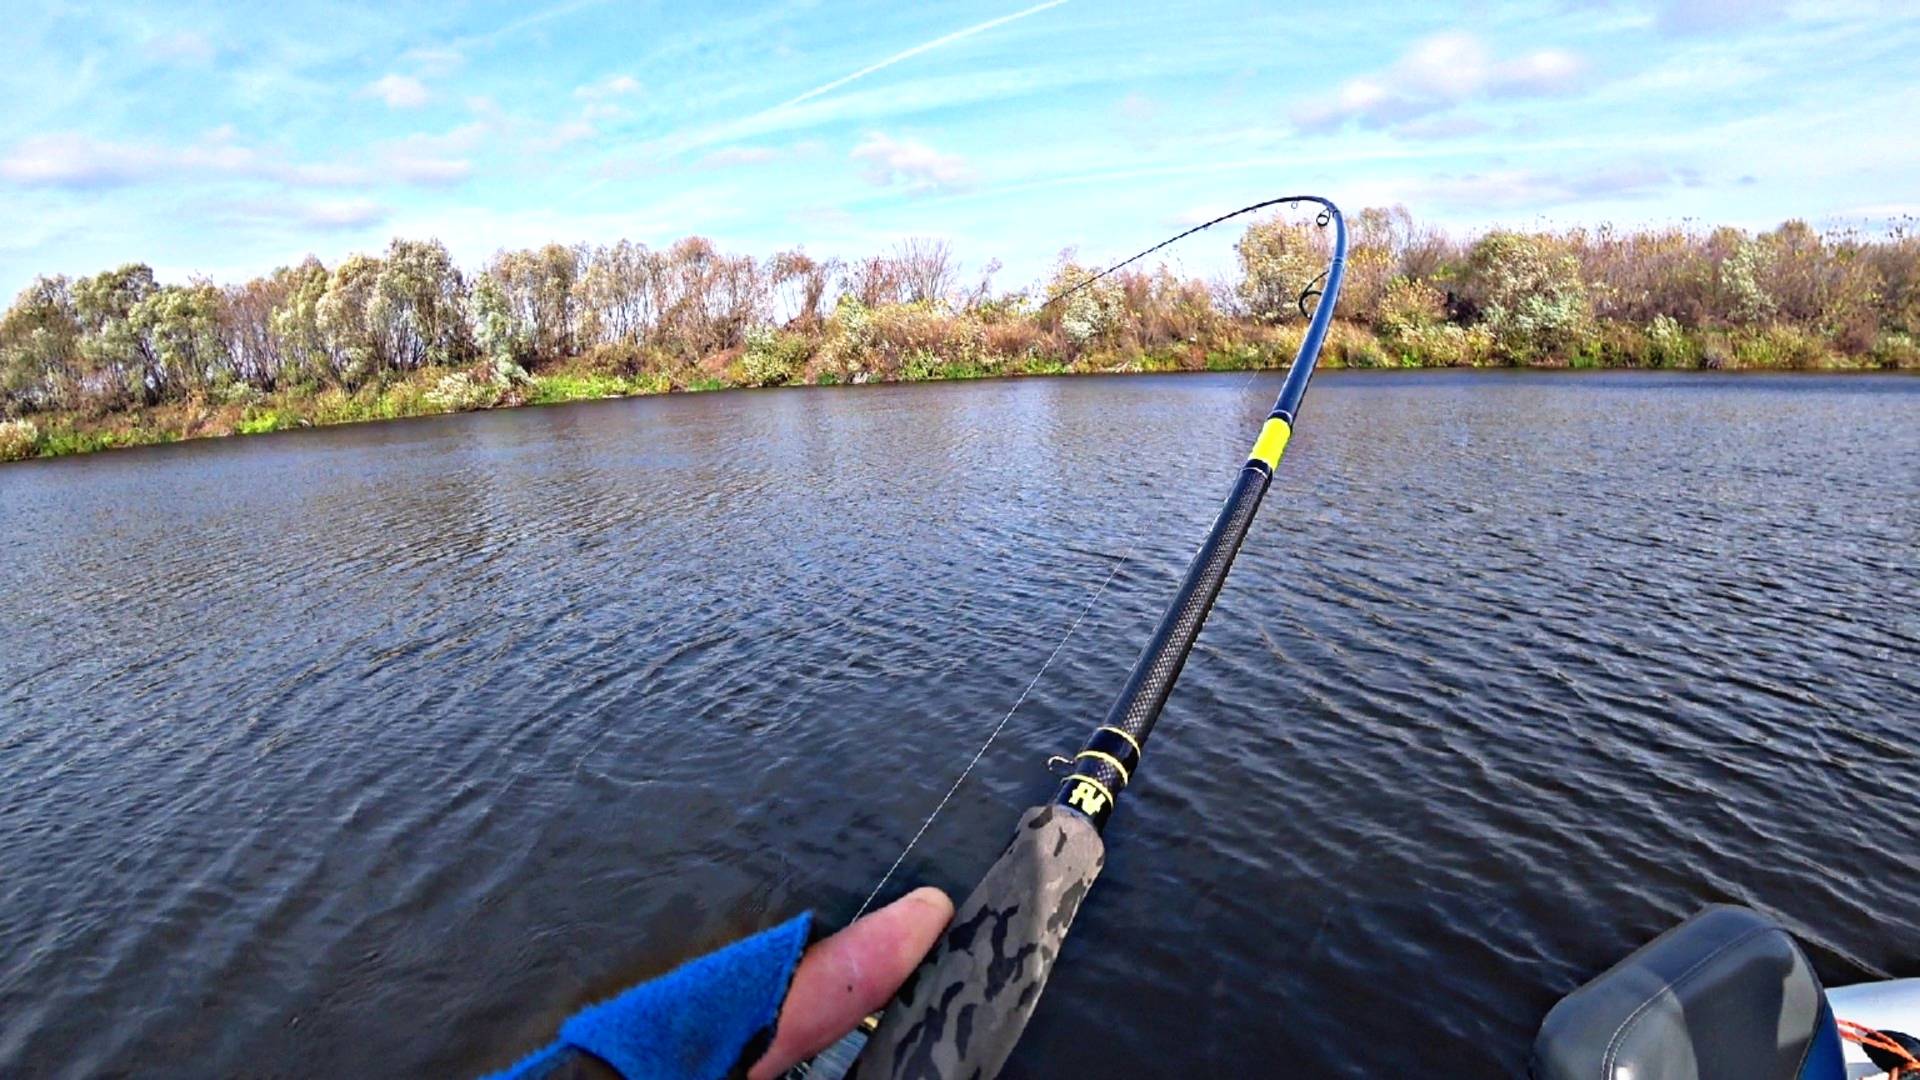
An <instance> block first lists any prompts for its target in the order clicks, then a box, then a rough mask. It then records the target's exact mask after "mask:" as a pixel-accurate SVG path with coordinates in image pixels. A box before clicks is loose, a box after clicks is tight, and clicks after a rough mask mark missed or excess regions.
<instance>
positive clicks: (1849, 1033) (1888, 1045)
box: [1835, 1020, 1920, 1080]
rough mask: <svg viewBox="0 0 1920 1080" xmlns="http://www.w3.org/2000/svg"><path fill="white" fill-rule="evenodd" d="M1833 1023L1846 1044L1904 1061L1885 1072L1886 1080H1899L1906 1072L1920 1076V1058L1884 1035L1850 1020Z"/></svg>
mask: <svg viewBox="0 0 1920 1080" xmlns="http://www.w3.org/2000/svg"><path fill="white" fill-rule="evenodd" d="M1835 1023H1836V1024H1837V1025H1839V1028H1840V1037H1841V1038H1843V1039H1845V1040H1847V1041H1848V1042H1850V1043H1859V1044H1860V1045H1861V1046H1870V1047H1872V1048H1874V1049H1875V1050H1884V1051H1886V1052H1887V1053H1889V1054H1894V1055H1897V1056H1899V1057H1902V1058H1905V1059H1906V1060H1905V1061H1903V1062H1901V1063H1900V1064H1898V1065H1895V1066H1894V1067H1893V1068H1891V1069H1889V1070H1887V1080H1901V1077H1903V1076H1905V1075H1907V1073H1908V1072H1912V1073H1914V1074H1915V1075H1916V1076H1920V1058H1916V1057H1914V1056H1913V1053H1912V1052H1911V1051H1909V1050H1908V1049H1907V1048H1906V1047H1904V1046H1902V1045H1900V1044H1899V1043H1897V1042H1894V1041H1893V1040H1892V1039H1889V1038H1887V1037H1886V1036H1885V1035H1882V1034H1880V1033H1879V1032H1878V1031H1875V1030H1874V1029H1872V1028H1870V1027H1868V1026H1866V1025H1865V1024H1856V1023H1854V1022H1853V1021H1851V1020H1837V1021H1835Z"/></svg>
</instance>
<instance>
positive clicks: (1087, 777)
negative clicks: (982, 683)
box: [1054, 196, 1347, 827]
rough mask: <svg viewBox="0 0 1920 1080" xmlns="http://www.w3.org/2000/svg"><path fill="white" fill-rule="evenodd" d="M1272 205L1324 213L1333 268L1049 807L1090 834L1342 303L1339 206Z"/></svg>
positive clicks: (1196, 629)
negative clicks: (1272, 393) (1262, 413)
mask: <svg viewBox="0 0 1920 1080" xmlns="http://www.w3.org/2000/svg"><path fill="white" fill-rule="evenodd" d="M1274 201H1275V202H1280V201H1299V202H1312V203H1318V204H1319V205H1320V206H1321V207H1323V210H1322V211H1321V213H1320V216H1319V221H1320V224H1322V225H1328V224H1331V225H1332V226H1333V228H1334V234H1333V237H1334V239H1333V260H1332V262H1330V263H1328V265H1327V272H1326V284H1325V288H1324V291H1323V292H1322V293H1321V295H1320V302H1319V304H1318V306H1316V307H1315V308H1314V311H1313V318H1312V320H1311V321H1310V322H1309V323H1308V324H1307V333H1306V336H1305V337H1303V338H1302V339H1301V340H1300V351H1299V353H1298V354H1297V355H1295V357H1294V360H1293V366H1292V367H1290V368H1289V369H1288V370H1287V379H1286V382H1285V383H1283V384H1282V385H1281V387H1280V396H1279V398H1278V399H1276V400H1275V401H1274V405H1273V411H1272V412H1271V413H1269V414H1268V416H1267V420H1266V423H1264V424H1263V425H1261V428H1260V435H1259V438H1258V439H1256V440H1255V441H1254V444H1253V450H1252V452H1251V453H1250V454H1249V455H1248V456H1247V462H1246V464H1245V465H1243V466H1242V467H1241V469H1240V475H1239V477H1238V478H1237V479H1236V480H1235V481H1234V484H1233V491H1232V493H1231V494H1229V495H1228V496H1227V504H1226V506H1225V507H1223V508H1222V509H1221V511H1220V516H1219V517H1217V518H1215V519H1214V522H1213V528H1212V529H1210V530H1209V531H1208V532H1207V538H1206V540H1205V541H1204V542H1203V543H1202V544H1201V545H1200V550H1199V552H1198V553H1196V554H1195V555H1194V557H1193V562H1192V563H1191V564H1190V565H1188V567H1187V573H1186V576H1185V577H1184V578H1182V579H1181V581H1180V588H1179V590H1178V591H1177V592H1175V593H1174V596H1173V602H1172V603H1170V604H1168V605H1167V611H1166V614H1165V615H1162V616H1161V617H1160V625H1159V626H1158V627H1157V628H1156V629H1155V630H1154V632H1153V639H1152V640H1151V641H1150V642H1148V644H1147V648H1146V651H1145V652H1142V653H1141V654H1140V659H1138V660H1136V661H1134V664H1133V670H1132V671H1131V672H1130V673H1129V674H1128V675H1127V682H1126V686H1125V688H1124V689H1122V690H1121V691H1120V698H1119V700H1117V701H1115V702H1114V703H1113V708H1112V709H1110V710H1108V712H1107V718H1106V719H1105V720H1104V721H1102V722H1101V724H1100V727H1099V728H1097V729H1095V731H1094V733H1093V737H1092V738H1090V739H1088V740H1087V743H1086V746H1085V747H1084V748H1082V750H1081V751H1080V753H1079V754H1077V755H1075V757H1074V759H1073V766H1072V769H1071V775H1069V776H1068V777H1067V778H1066V780H1065V781H1064V782H1062V783H1061V785H1060V790H1059V793H1058V794H1057V795H1056V796H1055V797H1054V802H1055V803H1056V804H1058V805H1062V806H1066V807H1069V808H1071V809H1073V810H1075V811H1078V812H1079V813H1081V814H1084V815H1086V816H1087V818H1088V819H1089V820H1091V821H1092V822H1093V823H1094V825H1095V826H1096V827H1102V826H1105V825H1106V822H1107V817H1108V815H1110V814H1112V813H1113V802H1114V799H1115V798H1116V797H1117V796H1118V795H1119V794H1120V792H1121V791H1123V790H1125V788H1126V786H1127V782H1128V781H1129V780H1130V779H1131V778H1132V774H1133V772H1134V771H1135V768H1136V766H1138V764H1139V760H1140V752H1141V748H1142V747H1144V746H1145V744H1146V741H1147V735H1148V734H1149V733H1151V732H1152V731H1153V725H1154V721H1156V720H1158V719H1159V717H1160V710H1161V709H1162V708H1163V707H1164V706H1165V705H1166V703H1167V695H1169V694H1171V693H1172V692H1173V684H1174V682H1175V681H1176V680H1178V679H1179V678H1180V669H1181V667H1182V666H1184V665H1185V664H1186V662H1187V654H1188V653H1189V652H1191V651H1193V643H1194V641H1195V639H1197V638H1198V637H1199V636H1200V627H1201V625H1202V624H1204V623H1205V622H1206V621H1207V613H1208V612H1209V611H1211V610H1213V601H1214V598H1215V597H1217V596H1219V595H1220V586H1221V585H1222V584H1224V583H1225V582H1226V580H1227V571H1228V570H1229V569H1231V568H1232V566H1233V557H1234V555H1235V554H1237V553H1238V552H1239V550H1240V542H1241V541H1242V540H1243V539H1245V538H1246V535H1247V529H1248V528H1249V527H1250V526H1251V525H1252V524H1253V515H1254V514H1255V513H1256V512H1257V511H1258V510H1259V509H1260V500H1261V498H1262V497H1264V496H1265V495H1266V493H1267V485H1268V484H1270V483H1271V482H1272V481H1273V473H1274V470H1275V469H1277V468H1278V467H1279V465H1280V456H1281V454H1283V453H1284V452H1285V451H1286V448H1287V440H1288V439H1290V438H1292V436H1293V425H1294V421H1295V420H1296V419H1297V418H1298V417H1299V415H1300V402H1301V399H1302V398H1304V397H1306V394H1307V381H1308V380H1309V379H1312V378H1313V367H1314V364H1315V362H1317V361H1318V360H1319V359H1320V346H1321V344H1322V343H1323V342H1324V341H1325V340H1326V336H1327V327H1328V326H1329V325H1331V323H1332V322H1333V308H1334V303H1335V301H1336V300H1338V298H1339V296H1340V280H1341V278H1342V277H1343V276H1344V275H1345V272H1346V265H1347V223H1346V221H1345V219H1343V218H1342V217H1341V216H1340V208H1339V207H1337V206H1335V205H1333V203H1331V202H1329V201H1328V200H1326V199H1322V198H1318V197H1315V196H1301V197H1300V198H1299V199H1297V200H1274ZM1120 739H1124V740H1125V741H1124V744H1123V745H1124V746H1125V747H1126V748H1127V749H1128V750H1129V753H1130V756H1128V757H1122V756H1120V755H1116V754H1115V753H1114V752H1113V751H1114V747H1115V745H1116V742H1117V741H1118V740H1120Z"/></svg>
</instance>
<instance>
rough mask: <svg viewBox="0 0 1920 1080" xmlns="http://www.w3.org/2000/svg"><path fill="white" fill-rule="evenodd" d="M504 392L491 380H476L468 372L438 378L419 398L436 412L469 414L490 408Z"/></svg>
mask: <svg viewBox="0 0 1920 1080" xmlns="http://www.w3.org/2000/svg"><path fill="white" fill-rule="evenodd" d="M504 390H505V387H503V386H501V385H499V384H498V383H495V382H494V381H493V380H491V379H476V378H474V377H473V376H472V375H471V374H470V373H468V372H465V371H455V372H452V373H449V374H446V375H442V376H440V377H439V378H438V379H437V380H435V381H434V384H433V386H432V387H431V388H430V389H428V390H427V392H426V393H425V394H423V395H421V397H422V400H423V401H425V402H426V404H427V405H429V406H431V407H432V408H433V409H434V410H436V411H438V412H469V411H471V410H474V409H485V408H490V407H492V405H493V404H494V403H495V402H497V401H499V400H500V395H501V393H502V392H503V391H504Z"/></svg>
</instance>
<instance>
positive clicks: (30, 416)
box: [0, 207, 1920, 461]
mask: <svg viewBox="0 0 1920 1080" xmlns="http://www.w3.org/2000/svg"><path fill="white" fill-rule="evenodd" d="M1913 224H1914V223H1912V222H1908V221H1902V222H1899V223H1896V224H1894V225H1893V226H1892V227H1890V228H1889V229H1888V230H1886V231H1885V232H1884V233H1882V234H1878V235H1874V236H1867V235H1863V234H1860V233H1857V232H1839V233H1819V232H1816V231H1815V230H1814V229H1812V228H1811V227H1809V226H1808V225H1807V224H1805V223H1804V222H1798V221H1793V222H1788V223H1786V224H1784V225H1781V226H1780V227H1778V228H1776V229H1773V230H1770V231H1767V232H1762V233H1759V234H1751V233H1748V232H1745V231H1743V230H1738V229H1732V228H1721V229H1715V230H1712V231H1710V232H1700V231H1696V230H1688V229H1680V228H1672V229H1664V230H1652V231H1638V232H1622V231H1616V230H1613V229H1611V228H1604V227H1603V228H1599V229H1575V230H1569V231H1565V232H1530V233H1520V232H1507V231H1495V232H1489V233H1486V234H1484V235H1480V236H1477V237H1474V238H1472V239H1470V240H1465V241H1460V240H1455V239H1453V238H1451V237H1449V236H1447V235H1446V234H1445V233H1442V232H1439V231H1437V230H1434V229H1431V228H1425V227H1421V226H1418V225H1416V224H1415V222H1414V221H1413V219H1412V218H1411V216H1410V215H1409V214H1408V213H1407V212H1406V211H1405V210H1404V209H1401V208H1398V207H1395V208H1391V209H1368V210H1364V211H1361V212H1360V213H1359V214H1357V215H1355V216H1354V218H1353V219H1352V220H1351V221H1350V228H1351V230H1352V244H1351V248H1350V256H1349V261H1348V271H1347V280H1346V286H1345V289H1344V291H1343V295H1342V296H1341V305H1340V312H1339V314H1340V317H1339V318H1338V319H1337V320H1336V321H1335V323H1334V326H1333V329H1332V332H1331V333H1330V334H1329V336H1328V340H1327V342H1326V345H1325V348H1324V350H1323V352H1322V356H1321V364H1322V365H1323V366H1324V367H1326V368H1417V367H1496V366H1505V367H1565V368H1681V369H1720V370H1920V232H1916V230H1915V229H1914V228H1913ZM1329 240H1330V238H1329V236H1328V235H1327V231H1326V230H1325V229H1322V228H1319V227H1316V226H1314V225H1313V224H1311V223H1310V222H1307V221H1297V220H1294V219H1292V218H1290V217H1288V216H1285V215H1281V216H1275V217H1271V218H1267V219H1264V220H1261V221H1257V222H1255V223H1254V224H1252V225H1250V226H1248V227H1247V229H1246V230H1245V232H1244V233H1243V234H1242V235H1241V237H1240V239H1239V241H1238V243H1237V244H1236V246H1235V250H1236V253H1237V255H1238V270H1237V274H1236V275H1235V276H1232V277H1222V278H1219V279H1216V280H1212V281H1203V280H1198V279H1191V278H1182V277H1179V276H1176V275H1175V274H1174V273H1173V272H1171V271H1170V270H1169V269H1167V268H1166V267H1164V266H1162V267H1160V268H1159V269H1157V270H1142V271H1138V272H1128V273H1121V274H1116V275H1114V276H1112V277H1109V278H1106V279H1104V280H1102V281H1100V282H1098V283H1097V284H1095V285H1093V286H1092V287H1090V288H1087V289H1083V290H1081V291H1079V292H1077V293H1075V294H1074V295H1073V296H1072V297H1070V298H1068V299H1067V300H1065V301H1064V302H1062V303H1058V304H1054V305H1051V306H1043V303H1044V301H1045V300H1046V298H1047V297H1049V296H1053V295H1056V294H1058V293H1059V292H1061V291H1062V290H1064V289H1067V288H1069V287H1071V286H1073V285H1075V284H1078V283H1081V282H1084V281H1085V280H1086V279H1087V278H1088V277H1090V276H1091V274H1092V273H1093V271H1092V270H1091V269H1089V268H1087V267H1084V266H1081V265H1080V264H1078V263H1077V262H1076V261H1075V260H1074V258H1073V256H1072V254H1071V253H1063V255H1062V256H1061V258H1060V260H1059V262H1058V264H1057V266H1056V268H1055V270H1054V272H1053V273H1052V275H1051V276H1050V278H1049V279H1048V280H1047V281H1045V282H1042V283H1040V284H1039V285H1037V286H1035V287H1032V288H1030V289H1025V290H1019V291H1013V292H996V291H994V289H993V287H992V277H993V275H994V273H995V272H997V270H998V264H996V263H989V264H988V265H987V266H986V267H984V268H983V269H982V270H981V271H980V272H979V273H977V274H976V275H974V276H973V277H972V278H968V277H965V276H963V273H962V269H961V266H960V264H959V263H958V262H957V261H956V260H955V258H954V256H953V254H952V252H951V250H950V248H949V247H948V245H947V244H945V243H943V242H937V241H926V240H913V241H907V242H905V243H902V244H900V245H898V246H897V247H895V248H894V250H893V251H891V252H889V253H887V254H883V255H877V256H873V257H870V258H866V259H861V260H855V261H847V262H842V261H839V260H815V259H812V258H810V257H808V256H807V255H806V254H804V253H803V252H800V251H791V252H785V253H782V254H778V255H775V256H773V257H772V258H770V259H766V260H756V259H754V258H752V257H750V256H736V255H728V254H725V253H722V252H720V251H718V250H717V249H716V248H715V247H714V246H713V245H712V244H711V243H710V242H709V241H706V240H704V239H701V238H698V237H695V238H690V239H686V240H682V241H680V242H678V243H676V244H674V245H673V246H672V247H670V248H666V249H661V250H653V249H648V248H646V247H644V246H642V245H639V244H635V243H632V242H629V241H621V242H619V243H617V244H613V245H608V246H600V247H588V246H586V245H579V246H574V247H566V246H561V245H557V244H554V245H548V246H546V247H543V248H538V249H533V250H527V251H503V252H500V253H499V254H497V255H495V256H494V257H493V259H492V260H490V261H489V262H488V263H487V264H486V265H485V266H484V267H482V268H481V269H480V270H479V271H478V272H475V273H471V274H468V273H463V272H462V271H461V270H460V269H459V268H458V267H457V266H456V265H455V264H454V262H453V260H452V257H451V256H450V255H449V253H448V252H447V249H446V248H445V247H444V246H443V245H441V244H440V243H439V242H437V241H409V240H395V241H393V243H392V244H390V245H389V246H388V248H387V249H386V251H385V252H383V253H382V254H381V255H378V256H368V255H355V256H351V257H349V258H347V259H346V260H344V261H342V262H341V263H340V264H339V265H337V266H335V267H332V268H331V269H329V268H328V267H326V266H324V265H322V264H321V263H320V262H319V261H318V260H316V259H313V258H309V259H307V260H306V261H305V262H303V263H301V264H299V265H298V266H292V267H281V268H279V269H277V270H275V271H273V272H272V273H271V274H269V275H267V276H265V277H261V278H256V279H254V280H252V281H248V282H245V283H243V284H238V285H226V286H221V285H216V284H214V283H212V282H209V281H204V280H196V281H191V282H189V283H187V284H184V285H165V284H161V283H159V282H157V281H156V280H155V278H154V275H153V271H152V270H151V268H149V267H147V266H145V265H142V264H130V265H127V266H123V267H120V268H118V269H116V270H109V271H106V272H103V273H100V274H96V275H93V276H91V277H82V278H76V279H69V278H65V277H42V278H39V279H36V280H35V281H34V283H33V284H32V285H30V286H28V287H27V288H26V289H25V290H23V291H22V292H21V293H20V295H19V297H18V298H17V299H16V300H15V301H14V303H13V305H12V306H11V307H10V308H9V309H7V311H6V313H5V315H4V317H0V461H8V460H17V459H23V458H30V457H54V456H59V455H63V454H72V453H84V452H88V451H92V450H102V449H108V448H112V447H122V446H141V445H151V444H155V443H165V442H174V441H178V440H181V439H189V438H203V437H210V436H219V435H232V434H239V435H253V434H262V433H266V432H271V431H280V430H285V429H288V428H295V427H307V426H319V425H328V424H339V423H351V422H355V421H363V420H377V419H396V418H400V417H408V416H426V415H433V414H437V413H450V412H464V411H472V410H477V409H488V408H501V407H509V406H517V405H537V404H553V403H559V402H565V401H579V400H587V399H594V398H606V397H620V396H627V395H634V394H658V393H666V392H670V391H683V390H709V389H721V388H727V387H750V386H780V385H846V384H861V383H869V382H918V381H928V380H939V379H967V378H983V377H993V376H1008V375H1040V374H1046V375H1052V374H1067V373H1078V372H1134V371H1200V370H1215V371H1245V370H1251V369H1253V368H1273V367H1280V366H1283V365H1284V364H1285V363H1287V362H1288V361H1289V360H1291V359H1292V356H1293V352H1294V350H1295V348H1296V347H1297V345H1298V343H1299V340H1300V335H1301V333H1302V331H1303V329H1304V324H1305V320H1304V318H1303V317H1302V316H1301V313H1300V311H1299V310H1298V305H1297V304H1296V298H1297V297H1298V296H1299V295H1300V293H1301V291H1302V290H1303V289H1305V288H1306V287H1307V286H1308V283H1309V281H1310V280H1311V279H1312V278H1313V276H1314V275H1315V274H1317V273H1318V272H1319V270H1320V269H1321V267H1322V266H1323V265H1324V263H1325V259H1326V252H1327V245H1328V243H1329Z"/></svg>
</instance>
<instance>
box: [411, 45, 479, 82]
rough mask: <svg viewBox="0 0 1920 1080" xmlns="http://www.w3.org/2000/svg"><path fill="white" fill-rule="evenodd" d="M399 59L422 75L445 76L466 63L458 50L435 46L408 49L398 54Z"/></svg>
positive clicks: (465, 59)
mask: <svg viewBox="0 0 1920 1080" xmlns="http://www.w3.org/2000/svg"><path fill="white" fill-rule="evenodd" d="M400 59H402V60H404V61H406V62H407V63H409V64H411V65H413V67H414V69H415V70H417V71H419V72H420V73H421V74H423V75H446V74H448V73H450V72H452V71H455V70H457V69H458V68H459V67H460V66H461V65H462V64H465V63H466V62H467V58H466V57H465V56H464V55H462V54H461V52H460V50H459V49H454V48H443V47H436V46H422V47H420V48H417V49H408V50H407V51H406V52H404V53H401V54H400Z"/></svg>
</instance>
